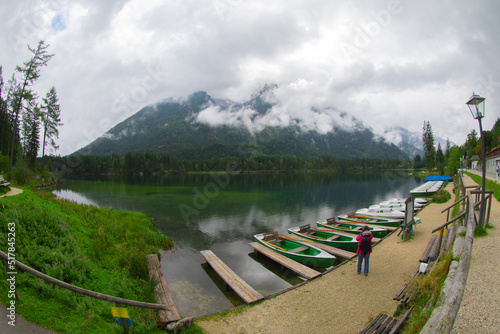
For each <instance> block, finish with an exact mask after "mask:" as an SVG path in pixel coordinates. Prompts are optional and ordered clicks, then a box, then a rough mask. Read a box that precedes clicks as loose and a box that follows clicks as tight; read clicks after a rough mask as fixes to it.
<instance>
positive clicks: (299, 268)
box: [249, 242, 321, 279]
mask: <svg viewBox="0 0 500 334" xmlns="http://www.w3.org/2000/svg"><path fill="white" fill-rule="evenodd" d="M249 245H250V246H252V248H253V249H255V251H256V252H259V253H261V254H263V255H265V256H267V257H268V258H270V259H272V260H274V261H276V262H278V263H279V264H281V265H282V266H284V267H286V268H288V269H290V270H292V271H294V272H296V273H297V274H299V275H300V276H303V277H305V278H307V279H312V278H314V277H316V276H319V275H321V273H320V272H319V271H316V270H314V269H311V268H309V267H308V266H305V265H303V264H300V263H298V262H297V261H294V260H292V259H289V258H287V257H286V256H284V255H281V254H279V253H276V252H275V251H273V250H272V249H269V248H267V247H266V246H263V245H261V244H259V243H258V242H251V243H249Z"/></svg>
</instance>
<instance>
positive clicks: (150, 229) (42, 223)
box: [0, 189, 172, 333]
mask: <svg viewBox="0 0 500 334" xmlns="http://www.w3.org/2000/svg"><path fill="white" fill-rule="evenodd" d="M9 223H14V224H10V226H15V240H14V242H15V245H14V246H15V252H14V254H15V257H16V259H17V260H18V261H20V262H22V263H24V264H26V265H28V266H30V267H32V268H34V269H36V270H38V271H41V272H43V273H45V274H47V275H49V276H52V277H55V278H57V279H60V280H63V281H65V282H68V283H70V284H73V285H76V286H79V287H82V288H85V289H89V290H93V291H96V292H100V293H104V294H108V295H112V296H116V297H122V298H127V299H133V300H138V301H144V302H153V303H154V294H153V285H154V284H153V283H152V282H150V281H149V279H148V271H147V264H146V260H145V255H146V254H151V253H156V252H157V250H158V249H159V248H164V249H165V248H168V247H170V246H171V245H172V242H171V240H170V239H169V238H168V237H166V236H164V235H163V234H161V233H160V232H158V231H156V230H155V229H154V224H153V222H152V221H151V220H150V219H149V217H147V216H146V215H144V214H142V213H138V212H129V211H119V210H112V209H104V208H97V207H93V206H87V205H79V204H75V203H73V202H68V201H65V200H60V199H56V198H55V197H54V195H52V194H50V193H35V192H33V191H32V190H30V189H23V193H22V194H19V195H17V196H12V197H4V198H1V199H0V249H1V250H2V251H4V252H7V249H8V247H9V246H12V244H11V245H8V243H7V236H8V232H9V230H8V225H9ZM11 236H12V235H9V237H11ZM11 241H12V240H11ZM16 287H17V289H18V291H19V295H20V298H21V300H20V301H16V313H17V314H20V315H22V316H23V317H24V318H26V319H27V320H28V321H30V322H33V323H35V324H38V325H40V326H42V327H45V328H48V329H51V330H53V331H56V332H60V333H123V329H122V328H121V327H119V326H118V324H117V322H116V320H115V319H114V318H113V317H112V315H111V311H110V306H114V305H112V303H109V302H105V301H101V300H98V299H94V298H90V297H86V296H83V295H80V294H77V293H75V292H71V291H68V290H64V289H61V288H59V287H56V286H54V285H52V284H49V283H47V282H45V281H43V280H41V279H38V278H36V277H34V276H32V275H30V274H26V273H23V272H19V273H18V274H17V275H16ZM0 301H1V302H2V303H3V304H4V305H6V304H7V303H8V302H9V301H10V299H8V284H7V275H6V273H5V270H0ZM128 311H129V314H130V317H131V319H132V327H131V331H130V333H155V332H158V333H159V332H160V331H159V330H157V329H156V320H157V314H156V311H153V310H146V309H139V308H135V307H128Z"/></svg>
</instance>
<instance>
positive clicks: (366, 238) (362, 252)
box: [356, 225, 373, 276]
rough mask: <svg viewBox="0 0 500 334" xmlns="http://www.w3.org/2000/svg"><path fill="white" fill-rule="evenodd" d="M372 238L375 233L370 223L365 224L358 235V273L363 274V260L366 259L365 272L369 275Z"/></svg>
mask: <svg viewBox="0 0 500 334" xmlns="http://www.w3.org/2000/svg"><path fill="white" fill-rule="evenodd" d="M372 239H373V234H372V232H371V231H370V227H368V225H365V226H363V229H362V230H361V233H360V234H359V235H358V236H357V237H356V240H357V241H358V243H359V244H358V249H357V250H356V253H357V254H358V275H359V274H361V267H362V265H363V260H364V261H365V268H364V271H363V272H364V274H365V276H368V270H369V267H370V254H371V252H372Z"/></svg>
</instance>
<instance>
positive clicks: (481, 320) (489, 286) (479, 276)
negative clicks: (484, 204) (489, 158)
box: [452, 177, 500, 334]
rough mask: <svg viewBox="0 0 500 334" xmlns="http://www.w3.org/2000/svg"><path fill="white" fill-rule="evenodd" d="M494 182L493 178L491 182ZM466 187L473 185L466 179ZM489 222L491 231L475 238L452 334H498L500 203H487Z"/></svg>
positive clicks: (499, 319) (499, 305)
mask: <svg viewBox="0 0 500 334" xmlns="http://www.w3.org/2000/svg"><path fill="white" fill-rule="evenodd" d="M493 180H494V179H493ZM464 182H465V184H466V185H474V184H475V183H474V182H473V181H472V179H471V178H470V177H466V178H465V180H464ZM490 223H491V225H493V226H494V227H495V228H494V229H489V230H488V236H487V237H484V238H475V239H474V244H473V246H472V260H471V266H470V269H469V276H468V277H467V285H466V288H465V293H464V297H463V299H462V304H461V305H460V310H459V312H458V315H457V319H456V321H455V325H454V327H453V330H452V333H453V334H465V333H467V334H470V333H485V334H488V333H500V317H499V316H498V315H499V314H500V279H499V278H500V257H499V256H498V250H499V249H500V231H498V226H499V224H500V203H499V202H498V201H497V200H496V199H493V200H492V203H491V216H490Z"/></svg>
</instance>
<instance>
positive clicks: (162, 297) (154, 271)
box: [146, 254, 181, 324]
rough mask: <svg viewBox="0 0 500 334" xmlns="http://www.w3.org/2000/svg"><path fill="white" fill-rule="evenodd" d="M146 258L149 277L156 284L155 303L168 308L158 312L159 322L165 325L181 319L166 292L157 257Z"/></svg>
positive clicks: (151, 255)
mask: <svg viewBox="0 0 500 334" xmlns="http://www.w3.org/2000/svg"><path fill="white" fill-rule="evenodd" d="M146 258H147V260H148V269H149V277H150V278H152V279H154V280H156V281H157V282H158V284H157V285H156V287H155V299H156V302H157V303H159V304H163V305H167V307H168V309H166V310H159V311H158V315H159V317H160V322H162V323H163V324H166V323H169V322H172V321H177V320H180V319H181V317H180V315H179V312H178V311H177V308H176V307H175V305H174V300H173V299H172V296H170V291H169V290H168V286H167V281H165V276H163V271H162V270H161V264H160V261H159V260H158V256H157V255H156V254H149V255H147V256H146Z"/></svg>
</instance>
